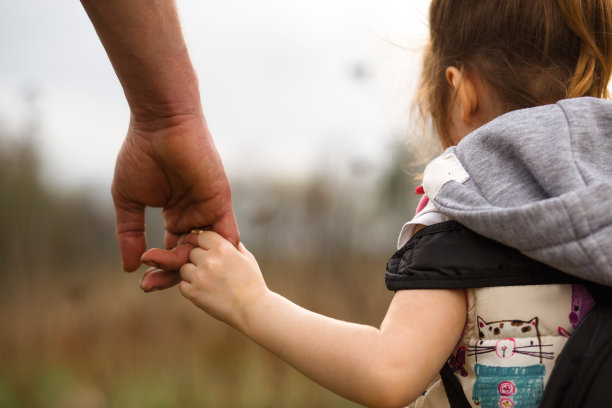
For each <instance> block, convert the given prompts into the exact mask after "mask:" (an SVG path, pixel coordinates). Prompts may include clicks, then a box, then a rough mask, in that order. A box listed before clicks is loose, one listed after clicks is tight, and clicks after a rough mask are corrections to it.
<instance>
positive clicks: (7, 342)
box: [0, 257, 391, 408]
mask: <svg viewBox="0 0 612 408" xmlns="http://www.w3.org/2000/svg"><path fill="white" fill-rule="evenodd" d="M384 261H385V260H384V259H358V257H354V258H352V259H350V260H348V261H345V262H344V264H345V266H346V268H347V269H346V273H345V274H343V277H344V278H346V279H347V280H346V281H345V280H344V279H338V277H337V271H334V269H335V267H334V265H327V266H326V265H323V266H321V264H320V263H319V264H317V265H316V266H315V264H314V262H308V261H305V260H300V261H299V262H298V261H288V262H279V261H278V260H276V261H274V262H272V261H267V262H266V261H263V262H260V263H261V264H262V268H263V270H264V273H265V275H266V277H267V280H268V284H269V286H271V287H272V288H274V289H275V290H276V291H278V292H280V293H282V294H284V295H286V296H287V297H289V298H290V299H292V300H294V301H296V302H297V303H299V304H301V305H303V306H306V307H309V308H311V309H313V310H316V311H318V312H321V313H325V314H328V315H332V316H334V317H337V318H341V319H349V320H355V321H359V322H363V323H371V324H377V323H379V322H380V320H381V319H382V317H383V315H384V312H385V310H386V306H387V303H388V301H389V299H390V296H391V295H390V293H388V292H387V291H386V290H385V288H384V283H383V271H384ZM334 274H335V275H334ZM62 276H71V278H69V279H67V278H62ZM137 280H138V276H137V274H133V275H128V274H124V273H123V272H121V271H119V270H118V268H116V267H115V265H112V266H109V265H105V266H94V267H93V270H89V271H81V274H79V273H70V274H64V273H59V272H58V275H57V276H52V275H47V276H46V277H44V278H43V277H38V278H37V279H35V280H33V281H27V280H18V283H14V284H13V285H12V288H11V289H10V293H4V294H3V296H2V297H1V298H0V327H2V335H1V336H0V361H2V365H1V366H0V407H3V408H10V407H15V408H17V407H31V408H37V407H41V408H42V407H49V408H88V407H90V408H105V407H109V408H111V407H112V408H123V407H125V408H140V407H142V408H145V407H146V408H156V407H159V408H173V407H245V408H246V407H313V406H315V407H352V406H356V405H355V404H352V403H350V402H348V401H346V400H344V399H342V398H340V397H338V396H336V395H334V394H332V393H330V392H328V391H326V390H324V389H322V388H320V387H319V386H317V385H315V384H314V383H312V382H311V381H310V380H308V379H306V378H305V377H303V376H302V375H301V374H299V373H298V372H296V371H295V370H293V369H292V368H290V367H289V366H287V365H286V364H285V363H283V362H282V361H280V360H279V359H278V358H276V357H275V356H273V355H271V354H270V353H268V352H267V351H265V350H263V349H261V348H260V347H258V346H256V345H254V344H253V343H251V342H250V341H248V340H247V339H246V338H244V337H243V336H242V335H241V334H240V333H238V332H236V331H234V330H233V329H231V328H229V327H227V326H225V325H224V324H222V323H220V322H218V321H216V320H214V319H212V318H211V317H209V316H207V315H206V314H205V313H204V312H202V311H200V310H199V309H197V308H196V307H194V306H193V305H192V304H191V303H189V302H188V301H187V300H185V299H184V298H182V296H180V293H179V292H178V290H177V289H176V288H172V289H170V290H167V291H162V292H156V293H151V294H144V293H141V292H140V291H139V289H138V287H137ZM304 289H306V290H304Z"/></svg>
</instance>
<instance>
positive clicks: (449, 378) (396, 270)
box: [385, 221, 612, 408]
mask: <svg viewBox="0 0 612 408" xmlns="http://www.w3.org/2000/svg"><path fill="white" fill-rule="evenodd" d="M611 269H612V266H611ZM385 281H386V284H387V288H388V289H390V290H400V289H467V288H482V287H491V286H515V285H537V284H560V283H582V284H584V285H585V286H586V287H587V289H588V290H589V292H590V293H591V295H592V297H593V298H594V300H595V301H596V305H595V306H594V307H593V309H591V311H590V312H589V313H588V314H587V315H586V316H585V317H584V318H583V320H582V321H581V322H580V324H579V325H578V326H577V327H576V328H575V329H574V332H573V333H572V335H571V336H570V337H569V339H568V341H567V343H566V345H565V347H564V348H563V350H562V352H561V354H560V355H559V356H558V359H557V361H556V363H555V366H554V368H553V371H552V372H551V375H550V378H549V380H548V383H547V384H546V387H545V389H544V393H543V396H542V400H541V402H540V405H539V407H540V408H553V407H555V408H579V407H580V408H591V407H598V408H599V407H606V406H612V403H611V402H610V396H609V394H610V388H612V288H609V287H604V286H601V285H596V284H593V283H591V282H586V281H583V280H580V279H578V278H576V277H573V276H570V275H567V274H565V273H563V272H561V271H558V270H556V269H554V268H552V267H550V266H547V265H544V264H541V263H539V262H537V261H535V260H533V259H530V258H527V257H526V256H524V255H522V254H521V253H520V252H519V251H517V250H515V249H513V248H510V247H507V246H504V245H502V244H500V243H498V242H495V241H492V240H490V239H488V238H485V237H483V236H481V235H478V234H476V233H475V232H473V231H471V230H469V229H467V228H466V227H464V226H463V225H461V224H459V223H458V222H456V221H447V222H443V223H440V224H434V225H431V226H429V227H426V228H424V229H422V230H420V231H419V232H417V233H416V234H415V235H414V236H413V237H412V238H411V239H410V241H408V243H406V245H405V246H404V247H402V248H401V249H400V250H399V251H397V252H396V253H395V254H394V255H393V256H392V257H391V259H390V260H389V262H388V263H387V269H386V273H385ZM440 377H441V379H442V383H443V385H444V388H445V391H446V395H447V397H448V401H449V403H450V406H451V408H470V407H471V404H470V403H469V402H468V399H467V397H466V396H465V393H464V392H463V388H462V386H461V384H460V383H459V380H458V379H457V377H456V376H455V374H454V372H453V369H452V368H451V366H450V365H449V363H447V364H445V365H444V367H443V368H442V370H441V371H440ZM516 408H520V407H516Z"/></svg>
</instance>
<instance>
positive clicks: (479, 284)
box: [385, 221, 584, 291]
mask: <svg viewBox="0 0 612 408" xmlns="http://www.w3.org/2000/svg"><path fill="white" fill-rule="evenodd" d="M385 283H386V285H387V289H389V290H394V291H395V290H401V289H469V288H484V287H491V286H516V285H542V284H554V283H584V281H583V280H581V279H578V278H576V277H574V276H571V275H568V274H566V273H563V272H561V271H559V270H557V269H555V268H553V267H550V266H548V265H545V264H543V263H541V262H538V261H536V260H534V259H531V258H528V257H526V256H525V255H523V254H522V253H520V252H519V251H518V250H516V249H514V248H510V247H508V246H505V245H503V244H500V243H499V242H496V241H493V240H491V239H489V238H485V237H483V236H482V235H479V234H477V233H475V232H473V231H471V230H469V229H467V228H466V227H464V226H463V225H461V224H459V223H458V222H456V221H446V222H442V223H439V224H434V225H430V226H428V227H425V228H423V229H422V230H420V231H418V232H417V233H416V234H414V236H413V237H412V238H411V239H410V240H409V241H408V242H407V243H406V244H405V245H404V246H403V247H402V248H401V249H400V250H399V251H397V252H396V253H395V254H394V255H393V256H392V257H391V259H390V260H389V262H388V263H387V270H386V273H385Z"/></svg>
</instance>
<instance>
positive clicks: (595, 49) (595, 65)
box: [557, 0, 612, 98]
mask: <svg viewBox="0 0 612 408" xmlns="http://www.w3.org/2000/svg"><path fill="white" fill-rule="evenodd" d="M557 5H558V7H559V10H560V11H561V14H562V15H563V19H564V21H565V24H567V26H568V27H569V29H570V30H572V32H573V33H574V34H575V35H576V36H577V37H578V38H579V39H580V53H579V55H578V61H577V62H576V69H575V71H574V73H573V76H572V78H571V81H570V83H569V86H568V90H567V95H566V96H567V97H568V98H574V97H578V96H593V97H596V98H602V97H603V98H608V97H609V93H608V83H609V82H610V75H611V74H612V68H611V67H612V6H611V5H610V1H609V0H557Z"/></svg>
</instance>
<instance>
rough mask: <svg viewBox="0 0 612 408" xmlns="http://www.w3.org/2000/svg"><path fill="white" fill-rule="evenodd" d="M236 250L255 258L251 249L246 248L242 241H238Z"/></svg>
mask: <svg viewBox="0 0 612 408" xmlns="http://www.w3.org/2000/svg"><path fill="white" fill-rule="evenodd" d="M238 252H240V253H241V254H242V255H244V256H246V257H247V258H250V259H253V260H255V256H253V254H252V253H251V251H249V250H248V249H246V247H245V246H244V244H243V243H242V242H240V243H238Z"/></svg>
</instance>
